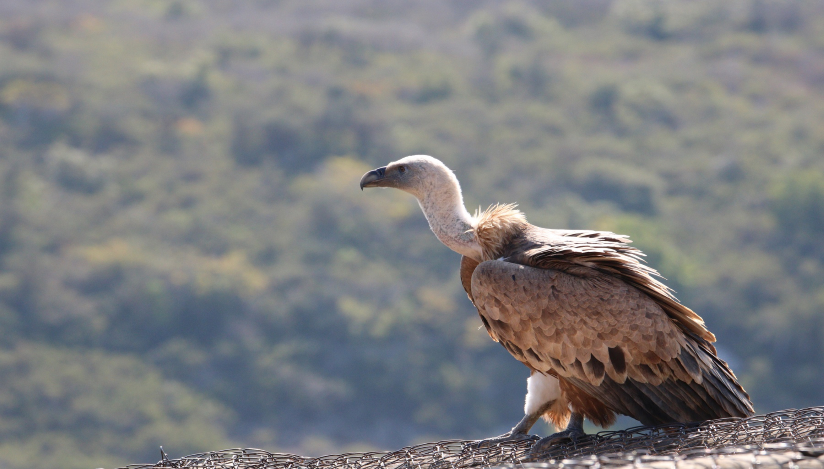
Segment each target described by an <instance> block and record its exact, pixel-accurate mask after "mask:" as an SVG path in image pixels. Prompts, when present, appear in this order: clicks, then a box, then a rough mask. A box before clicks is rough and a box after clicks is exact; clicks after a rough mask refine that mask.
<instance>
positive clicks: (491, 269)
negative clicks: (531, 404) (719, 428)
mask: <svg viewBox="0 0 824 469" xmlns="http://www.w3.org/2000/svg"><path fill="white" fill-rule="evenodd" d="M470 297H471V299H472V300H473V301H474V303H475V305H476V306H477V308H478V311H479V313H480V314H481V317H482V319H483V320H484V323H485V324H486V325H487V328H488V330H489V332H490V335H491V336H492V337H493V339H495V340H497V341H499V342H501V344H502V345H503V346H504V347H506V349H507V350H509V352H510V353H512V355H514V356H515V357H516V358H517V359H518V360H520V361H521V362H523V363H525V364H526V365H527V366H529V367H530V368H534V369H536V370H539V371H543V372H552V373H553V374H557V376H558V377H559V378H562V379H564V380H566V381H568V382H570V383H571V384H573V385H574V386H575V387H577V388H579V389H580V390H581V391H583V392H586V393H587V394H589V395H590V396H592V397H595V398H597V399H599V400H600V401H602V402H604V403H605V404H607V405H609V406H610V407H611V408H613V409H614V410H615V411H617V412H619V413H623V414H626V415H630V416H633V417H635V418H637V419H638V420H640V421H642V422H643V423H664V422H672V421H695V420H705V419H709V418H715V417H727V416H744V415H749V414H750V413H751V412H752V408H751V405H750V404H749V400H748V396H746V393H745V392H744V390H743V389H742V388H741V387H740V386H739V385H738V383H737V382H735V377H734V375H732V372H731V371H730V370H729V368H728V367H726V364H725V363H723V362H722V361H720V360H718V359H717V358H716V357H715V356H714V355H713V354H710V353H708V352H707V349H705V348H702V347H703V346H702V345H701V344H700V343H699V342H696V341H695V340H693V338H690V337H688V336H687V335H685V333H684V332H683V331H682V330H681V329H680V328H678V326H677V325H676V324H675V323H674V322H673V320H672V319H670V317H669V316H668V315H667V314H666V313H665V312H664V310H663V309H662V308H661V306H659V305H658V304H657V303H656V302H655V301H653V300H652V299H651V298H649V297H648V296H647V295H646V294H645V293H643V292H642V291H640V290H639V289H637V288H635V287H633V286H631V285H628V284H627V283H624V282H622V281H621V280H620V279H618V278H616V277H613V276H610V275H606V274H603V273H601V272H598V271H597V270H595V269H591V268H588V267H582V266H573V267H571V268H568V269H567V270H566V271H559V270H551V269H538V268H534V267H530V266H524V265H519V264H514V263H510V262H505V261H486V262H482V263H480V264H479V265H478V266H477V267H476V268H475V269H474V272H473V273H472V278H471V285H470ZM699 340H700V342H702V343H705V341H703V340H702V339H699ZM707 345H709V344H707Z"/></svg>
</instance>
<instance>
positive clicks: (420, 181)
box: [360, 155, 461, 201]
mask: <svg viewBox="0 0 824 469" xmlns="http://www.w3.org/2000/svg"><path fill="white" fill-rule="evenodd" d="M360 187H361V190H363V188H365V187H394V188H395V189H400V190H402V191H405V192H408V193H410V194H412V195H414V196H415V197H416V198H417V199H418V200H421V201H422V200H424V199H426V198H428V197H429V196H432V195H436V194H443V193H444V192H449V193H452V192H455V191H456V190H457V193H458V194H460V190H461V189H460V185H459V184H458V178H456V177H455V175H454V174H453V173H452V171H451V170H450V169H449V168H447V167H446V165H445V164H443V163H441V162H440V160H438V159H437V158H433V157H431V156H427V155H414V156H407V157H406V158H401V159H399V160H398V161H394V162H392V163H389V164H388V165H386V166H384V167H382V168H378V169H373V170H372V171H369V172H368V173H366V174H364V175H363V177H362V178H361V181H360Z"/></svg>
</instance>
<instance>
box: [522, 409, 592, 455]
mask: <svg viewBox="0 0 824 469" xmlns="http://www.w3.org/2000/svg"><path fill="white" fill-rule="evenodd" d="M584 436H586V433H584V416H583V415H581V414H579V413H578V412H572V415H570V416H569V423H568V424H567V427H566V428H565V429H564V430H563V431H560V432H558V433H553V434H552V435H549V436H547V437H545V438H541V439H540V440H538V441H537V442H536V443H535V445H534V446H533V447H532V449H531V450H530V451H529V454H530V455H532V456H536V455H538V454H541V453H543V452H545V451H548V450H549V449H551V448H552V447H553V446H554V445H556V444H558V443H560V442H562V441H564V440H572V441H575V440H577V439H578V438H582V437H584Z"/></svg>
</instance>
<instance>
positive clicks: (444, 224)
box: [360, 155, 480, 258]
mask: <svg viewBox="0 0 824 469" xmlns="http://www.w3.org/2000/svg"><path fill="white" fill-rule="evenodd" d="M360 187H361V189H364V188H366V187H392V188H395V189H400V190H402V191H404V192H408V193H410V194H412V195H413V196H415V198H416V199H418V203H419V204H420V206H421V209H423V213H424V215H426V219H427V221H429V227H430V228H432V231H433V232H434V233H435V236H437V237H438V239H439V240H441V242H442V243H444V244H445V245H446V246H447V247H449V248H450V249H452V250H453V251H456V252H458V253H460V254H463V255H465V256H469V257H473V258H476V257H478V258H479V256H480V246H479V245H478V243H477V241H476V240H475V235H474V233H473V232H472V229H473V228H474V220H473V218H472V217H471V216H470V215H469V212H467V211H466V208H465V207H464V204H463V195H462V194H461V185H460V183H458V178H456V177H455V174H453V173H452V170H450V169H449V168H447V167H446V165H445V164H443V163H441V161H440V160H438V159H436V158H433V157H431V156H427V155H414V156H407V157H406V158H401V159H399V160H398V161H394V162H392V163H389V164H388V165H386V166H384V167H382V168H378V169H375V170H372V171H369V172H368V173H366V174H364V175H363V178H361V181H360Z"/></svg>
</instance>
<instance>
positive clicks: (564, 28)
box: [0, 0, 824, 469]
mask: <svg viewBox="0 0 824 469" xmlns="http://www.w3.org/2000/svg"><path fill="white" fill-rule="evenodd" d="M419 153H425V154H431V155H434V156H436V157H438V158H440V159H442V160H443V161H444V162H445V163H446V164H447V165H449V166H450V167H451V168H452V169H454V170H455V172H456V174H457V176H458V178H459V179H460V181H461V183H462V185H463V187H464V192H465V196H466V200H467V205H468V206H469V208H470V210H474V209H475V208H476V207H478V206H483V207H486V206H487V205H489V204H492V203H495V202H517V203H519V204H520V206H521V208H522V209H523V210H524V211H525V212H526V214H527V216H528V218H529V220H530V221H531V222H532V223H534V224H537V225H541V226H546V227H555V228H591V229H603V230H611V231H616V232H620V233H623V234H627V235H630V236H631V237H632V238H633V239H634V240H635V242H636V245H637V246H639V247H640V248H641V249H643V250H644V251H645V252H646V253H647V254H648V260H649V262H650V264H651V265H652V266H654V267H656V268H658V269H659V270H660V271H661V272H662V274H663V275H665V276H666V277H667V279H668V284H669V285H670V286H672V287H673V288H674V289H675V290H677V294H678V296H679V298H680V299H681V300H682V301H684V302H685V303H686V304H687V305H689V306H690V307H692V308H693V309H694V310H695V311H697V312H698V313H699V314H701V315H702V316H703V317H704V318H705V319H706V321H707V323H708V325H709V327H710V329H711V330H712V331H713V332H715V333H716V334H717V336H718V339H719V350H720V353H721V356H722V357H723V358H725V359H726V360H727V361H729V363H730V364H731V365H732V367H733V369H734V370H735V371H736V373H737V374H738V376H739V378H740V380H741V382H742V383H743V384H744V386H745V387H746V388H747V389H748V390H749V391H750V393H751V395H752V398H753V401H754V403H755V406H756V410H757V411H758V412H766V411H771V410H777V409H783V408H791V407H804V406H811V405H824V391H823V390H824V374H822V367H824V342H823V341H822V339H821V337H822V334H824V315H822V310H824V236H822V234H824V155H822V154H823V153H824V3H822V2H816V1H800V0H799V1H796V0H770V1H767V0H728V1H724V2H718V1H715V0H693V1H687V0H679V1H656V0H615V1H610V0H566V1H561V0H557V1H534V2H531V1H526V0H523V1H475V2H468V1H457V0H456V1H444V0H421V1H416V2H407V1H402V0H318V1H312V2H306V1H300V0H294V1H288V0H283V1H277V0H248V1H243V2H237V1H232V0H203V1H197V0H111V1H100V0H26V1H24V0H0V331H2V334H0V467H3V468H11V469H16V468H24V467H26V468H28V467H39V468H43V469H48V468H58V467H59V468H69V469H72V468H78V469H79V468H86V469H88V468H93V467H113V466H117V465H123V464H127V463H137V462H153V461H156V460H158V459H159V451H158V446H159V445H163V446H164V448H165V449H166V451H167V453H169V454H170V456H173V457H179V456H183V455H186V454H189V453H193V452H198V451H207V450H217V449H222V448H226V447H231V446H253V447H260V448H263V449H267V450H270V451H288V452H298V453H301V454H304V455H320V454H322V453H330V452H337V451H344V450H353V449H394V448H398V447H400V446H402V445H407V444H412V443H416V442H423V441H432V440H434V439H440V438H481V437H488V436H492V435H497V434H500V433H502V432H504V431H506V430H508V429H509V428H511V426H512V425H513V424H514V423H515V422H516V421H517V420H518V419H519V418H520V417H521V415H522V407H523V397H524V393H525V379H526V377H527V374H528V372H527V370H526V368H524V367H523V366H522V365H520V364H519V363H517V362H516V361H515V360H514V359H513V358H511V357H510V355H509V354H508V353H507V352H506V351H505V350H504V349H503V348H502V347H500V346H499V345H497V344H495V343H493V342H492V341H491V340H490V339H489V338H488V337H487V335H486V332H485V331H483V330H482V329H479V327H480V326H481V324H480V321H479V319H478V317H477V313H476V312H475V311H474V309H473V307H472V305H471V304H470V303H469V301H468V300H467V299H466V295H465V294H464V292H463V290H462V289H461V286H460V283H459V280H458V263H459V256H458V255H457V254H455V253H453V252H451V251H449V250H448V249H447V248H445V247H444V246H442V245H441V244H440V243H439V242H438V241H437V239H436V238H435V237H434V236H433V235H432V233H431V232H429V229H428V226H427V224H426V221H425V219H424V217H423V215H422V214H421V213H420V210H419V208H418V207H417V204H416V203H415V201H414V199H413V198H412V197H411V196H408V195H406V194H403V193H401V192H398V191H369V192H361V191H360V190H359V189H358V180H359V178H360V176H361V175H362V174H363V173H364V172H365V171H367V170H369V169H372V168H374V167H377V166H382V165H384V164H386V163H387V162H389V161H392V160H395V159H398V158H400V157H402V156H405V155H409V154H419ZM536 430H537V431H540V432H547V431H548V429H547V428H546V427H545V426H541V427H536Z"/></svg>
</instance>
